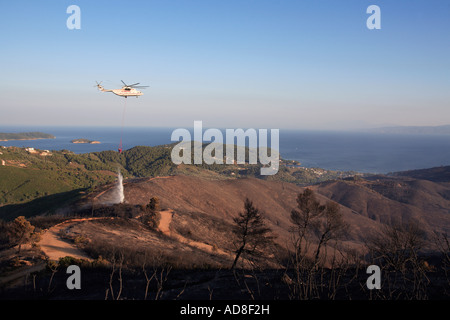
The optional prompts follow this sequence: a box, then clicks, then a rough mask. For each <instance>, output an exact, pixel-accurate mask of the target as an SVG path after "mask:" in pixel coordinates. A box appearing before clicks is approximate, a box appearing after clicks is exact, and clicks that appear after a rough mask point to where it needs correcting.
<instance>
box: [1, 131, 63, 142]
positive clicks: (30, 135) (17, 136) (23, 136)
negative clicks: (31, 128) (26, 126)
mask: <svg viewBox="0 0 450 320" xmlns="http://www.w3.org/2000/svg"><path fill="white" fill-rule="evenodd" d="M36 139H55V136H54V135H52V134H48V133H43V132H19V133H5V132H0V141H9V140H36Z"/></svg>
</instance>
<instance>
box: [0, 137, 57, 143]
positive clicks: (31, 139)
mask: <svg viewBox="0 0 450 320" xmlns="http://www.w3.org/2000/svg"><path fill="white" fill-rule="evenodd" d="M45 139H56V138H55V137H53V138H30V139H7V140H1V139H0V142H6V141H33V140H45Z"/></svg>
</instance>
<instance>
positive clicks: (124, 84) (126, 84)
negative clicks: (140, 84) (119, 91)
mask: <svg viewBox="0 0 450 320" xmlns="http://www.w3.org/2000/svg"><path fill="white" fill-rule="evenodd" d="M120 81H122V83H123V84H124V85H125V87H129V85H127V84H126V83H125V82H123V80H120Z"/></svg>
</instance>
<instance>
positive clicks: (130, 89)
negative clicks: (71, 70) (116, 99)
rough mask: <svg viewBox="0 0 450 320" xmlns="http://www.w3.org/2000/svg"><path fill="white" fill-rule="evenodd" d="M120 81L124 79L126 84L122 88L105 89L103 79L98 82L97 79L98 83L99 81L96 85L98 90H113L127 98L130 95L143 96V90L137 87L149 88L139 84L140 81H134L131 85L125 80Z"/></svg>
mask: <svg viewBox="0 0 450 320" xmlns="http://www.w3.org/2000/svg"><path fill="white" fill-rule="evenodd" d="M120 81H122V83H123V84H124V86H123V87H122V88H121V89H112V90H108V89H105V88H104V87H103V86H102V85H101V83H102V82H101V81H100V83H98V82H97V81H96V83H97V85H96V87H97V88H98V90H100V91H103V92H112V93H114V94H115V95H118V96H121V97H125V98H127V97H129V96H133V97H136V98H137V97H139V96H142V95H143V93H142V92H141V91H139V90H136V88H139V89H144V88H147V87H148V86H138V84H139V82H138V83H133V84H130V85H128V84H126V83H125V82H123V80H120Z"/></svg>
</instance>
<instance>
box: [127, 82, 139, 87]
mask: <svg viewBox="0 0 450 320" xmlns="http://www.w3.org/2000/svg"><path fill="white" fill-rule="evenodd" d="M137 84H139V82H137V83H133V84H130V85H129V87H133V86H135V85H137Z"/></svg>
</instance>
